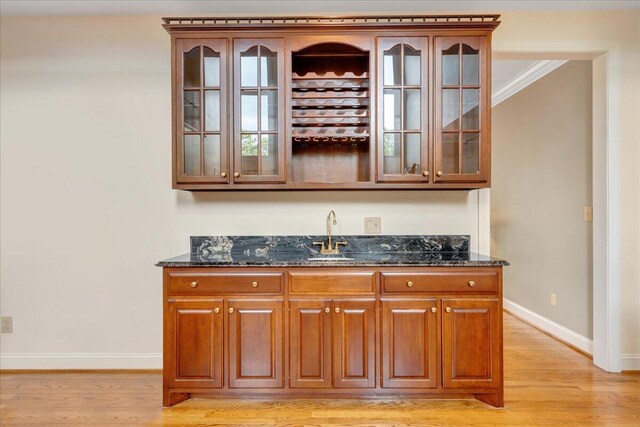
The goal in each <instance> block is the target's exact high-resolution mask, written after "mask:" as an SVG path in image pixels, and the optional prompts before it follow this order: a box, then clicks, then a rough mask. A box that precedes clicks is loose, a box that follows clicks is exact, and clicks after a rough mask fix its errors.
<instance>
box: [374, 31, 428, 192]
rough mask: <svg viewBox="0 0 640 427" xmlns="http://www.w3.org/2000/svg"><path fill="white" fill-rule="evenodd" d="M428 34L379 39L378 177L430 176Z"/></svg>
mask: <svg viewBox="0 0 640 427" xmlns="http://www.w3.org/2000/svg"><path fill="white" fill-rule="evenodd" d="M428 51H429V38H428V37H379V38H378V49H377V55H378V76H379V77H378V79H377V82H378V84H377V92H378V123H379V126H378V129H379V131H378V138H377V145H378V150H377V153H378V167H377V171H378V172H377V180H378V181H380V182H393V181H410V182H428V181H429V137H430V132H429V121H428V110H429V103H428V101H427V100H428V96H429V93H428V92H429V86H428V81H429V76H428V70H429V66H428V58H429V55H428Z"/></svg>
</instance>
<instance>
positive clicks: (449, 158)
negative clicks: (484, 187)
mask: <svg viewBox="0 0 640 427" xmlns="http://www.w3.org/2000/svg"><path fill="white" fill-rule="evenodd" d="M488 50H489V42H488V40H487V39H486V38H485V37H437V38H436V43H435V74H436V75H435V91H436V93H435V100H436V106H435V133H436V134H435V144H434V157H435V175H436V176H435V177H434V182H485V181H487V180H488V178H489V168H490V158H489V157H490V140H489V135H490V134H489V126H490V123H489V110H490V108H491V105H490V102H491V101H490V92H489V76H488V73H486V72H484V70H488V69H489V68H488V63H487V61H488V60H489V52H488Z"/></svg>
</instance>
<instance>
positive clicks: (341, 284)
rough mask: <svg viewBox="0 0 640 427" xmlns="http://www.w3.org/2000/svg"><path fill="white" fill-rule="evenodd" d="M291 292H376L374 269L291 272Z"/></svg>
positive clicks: (351, 293)
mask: <svg viewBox="0 0 640 427" xmlns="http://www.w3.org/2000/svg"><path fill="white" fill-rule="evenodd" d="M289 293H290V294H316V295H322V294H332V295H336V294H337V295H342V294H348V295H353V294H368V295H371V294H373V293H375V273H374V272H373V271H362V272H349V273H331V272H329V271H327V272H326V273H325V272H321V271H319V272H303V271H301V272H296V271H292V272H290V273H289Z"/></svg>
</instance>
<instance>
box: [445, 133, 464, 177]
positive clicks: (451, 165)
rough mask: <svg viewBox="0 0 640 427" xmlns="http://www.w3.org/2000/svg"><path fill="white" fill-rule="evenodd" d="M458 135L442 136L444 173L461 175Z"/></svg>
mask: <svg viewBox="0 0 640 427" xmlns="http://www.w3.org/2000/svg"><path fill="white" fill-rule="evenodd" d="M458 135H459V134H458V133H444V134H442V170H443V172H444V173H447V174H451V173H460V166H459V158H460V156H459V152H460V150H459V148H460V147H459V144H458Z"/></svg>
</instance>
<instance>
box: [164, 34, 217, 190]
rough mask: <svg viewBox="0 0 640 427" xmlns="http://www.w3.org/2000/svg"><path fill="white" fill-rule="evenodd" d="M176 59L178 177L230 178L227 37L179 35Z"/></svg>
mask: <svg viewBox="0 0 640 427" xmlns="http://www.w3.org/2000/svg"><path fill="white" fill-rule="evenodd" d="M174 60H175V68H176V69H175V81H174V88H175V93H174V98H175V107H176V108H175V112H174V114H175V120H176V126H175V129H176V135H175V149H174V153H175V157H174V163H175V164H174V171H175V179H176V182H177V183H201V184H202V183H217V184H221V183H227V182H229V177H228V172H229V131H228V126H227V105H228V104H229V100H228V94H227V93H228V90H227V85H228V84H227V40H226V39H179V40H177V41H176V49H175V59H174Z"/></svg>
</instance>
